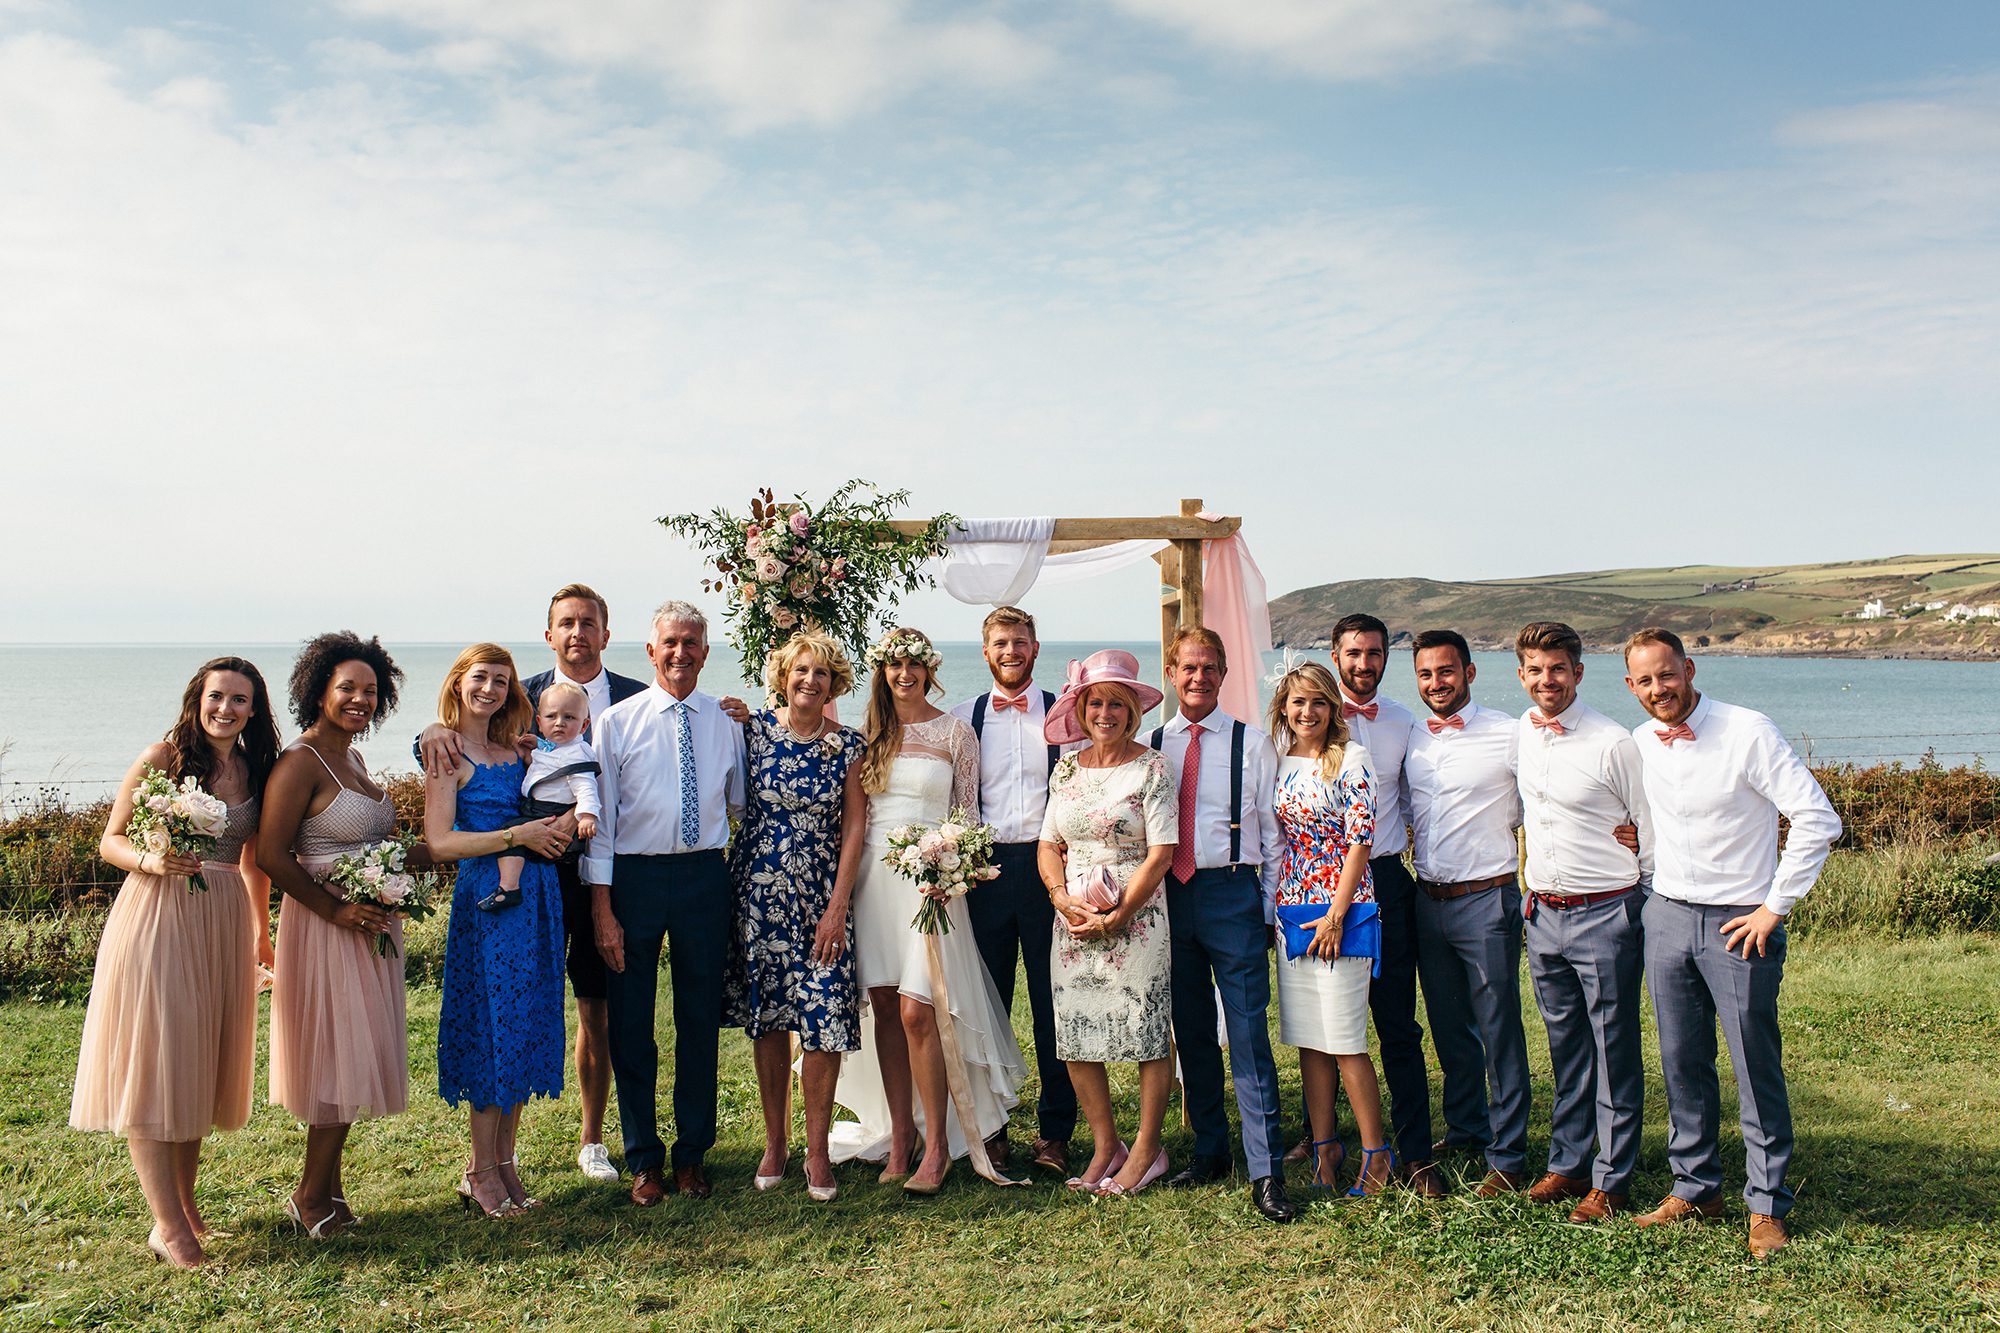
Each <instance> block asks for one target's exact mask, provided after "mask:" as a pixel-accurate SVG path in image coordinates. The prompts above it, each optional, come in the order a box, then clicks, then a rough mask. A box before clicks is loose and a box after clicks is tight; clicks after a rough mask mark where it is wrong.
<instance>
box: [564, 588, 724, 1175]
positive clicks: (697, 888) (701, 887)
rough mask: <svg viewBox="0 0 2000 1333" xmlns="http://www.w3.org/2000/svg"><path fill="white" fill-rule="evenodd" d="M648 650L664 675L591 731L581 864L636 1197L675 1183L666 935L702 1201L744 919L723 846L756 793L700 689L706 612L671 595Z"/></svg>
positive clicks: (685, 1142)
mask: <svg viewBox="0 0 2000 1333" xmlns="http://www.w3.org/2000/svg"><path fill="white" fill-rule="evenodd" d="M646 656H647V657H648V658H649V659H651V661H652V663H653V672H654V678H653V681H652V683H651V684H650V685H649V686H648V687H647V688H646V689H645V690H644V691H643V692H642V693H639V694H636V695H633V696H632V697H630V698H628V699H626V700H625V701H623V702H622V703H617V704H613V705H612V706H611V707H610V708H608V709H606V710H605V711H604V712H603V713H602V714H601V715H599V716H598V718H597V720H596V722H595V723H594V724H593V726H592V728H591V730H592V739H593V742H594V745H595V748H596V750H597V759H598V763H599V764H600V765H602V767H603V772H602V774H601V775H600V777H599V788H600V791H601V794H602V796H603V801H604V817H603V818H602V819H600V820H599V821H598V825H597V836H596V837H595V838H592V839H591V841H590V854H589V856H588V857H586V858H585V860H584V863H583V867H582V874H583V881H584V883H586V884H588V885H590V887H591V898H592V901H591V915H592V921H593V924H594V926H595V930H596V935H597V947H598V950H599V951H600V952H601V953H602V954H603V955H604V962H605V965H606V966H607V967H609V968H610V969H611V978H610V985H609V995H608V1000H609V1018H610V1026H611V1070H612V1074H613V1076H614V1077H615V1078H616V1081H617V1087H618V1119H619V1123H620V1127H621V1128H622V1130H623V1132H624V1139H625V1165H626V1167H627V1168H628V1169H630V1170H631V1172H632V1173H633V1180H632V1202H634V1203H636V1204H638V1205H640V1206H641V1207H648V1206H650V1205H652V1204H656V1203H658V1202H659V1201H660V1199H661V1198H662V1197H664V1195H665V1194H666V1191H667V1184H666V1179H665V1175H664V1168H665V1167H666V1165H667V1162H668V1158H667V1152H666V1149H665V1147H664V1145H662V1143H661V1142H660V1134H659V1127H658V1123H659V1122H658V1107H657V1102H656V1098H657V1092H658V1084H659V1063H660V1061H659V1047H658V1045H657V1043H656V1042H655V1040H654V1036H653V1034H654V1005H655V1002H656V1000H655V997H656V994H657V991H658V987H659V980H658V978H659V966H660V948H661V945H662V944H665V945H666V947H667V950H668V962H669V966H670V968H671V970H672V981H673V1006H674V1125H675V1130H676V1138H675V1141H674V1145H673V1154H672V1166H673V1188H675V1189H676V1190H678V1191H680V1192H681V1193H684V1194H688V1195H691V1196H693V1197H695V1198H707V1197H708V1195H709V1193H710V1188H709V1183H708V1177H707V1175H706V1173H705V1171H704V1168H703V1166H702V1159H703V1157H704V1156H705V1155H706V1154H707V1152H708V1150H709V1149H710V1148H712V1147H714V1146H715V1130H716V1110H715V1102H716V1058H717V1044H718V1040H719V1034H720V1030H721V1027H722V1012H723V1010H722V1004H723V973H724V962H725V959H726V958H727V956H728V952H729V948H728V946H729V929H730V920H731V915H730V913H731V896H730V890H729V881H728V876H727V875H726V873H725V871H724V868H723V850H724V848H725V847H726V846H727V845H728V842H729V820H730V816H731V815H732V814H736V813H740V812H741V811H742V809H743V798H744V774H743V766H744V745H743V732H742V729H741V728H740V727H738V725H737V724H736V723H735V722H734V721H732V720H731V719H730V718H729V717H728V715H727V714H725V713H724V712H723V710H722V704H721V701H720V700H718V699H716V698H714V697H712V696H710V695H707V694H703V693H702V692H701V691H700V690H697V689H696V688H695V684H696V682H697V680H698V679H699V678H700V676H701V668H702V665H703V664H704V663H705V662H707V660H708V621H707V619H706V617H704V616H703V615H702V613H701V611H700V609H699V608H698V607H695V606H694V605H692V604H690V603H688V602H668V603H666V604H665V605H663V606H661V607H660V609H659V610H658V611H656V612H654V613H653V629H652V635H651V637H650V638H649V639H648V640H647V643H646Z"/></svg>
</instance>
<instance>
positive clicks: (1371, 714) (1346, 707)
mask: <svg viewBox="0 0 2000 1333" xmlns="http://www.w3.org/2000/svg"><path fill="white" fill-rule="evenodd" d="M1381 711H1382V705H1381V704H1351V703H1349V702H1347V700H1345V699H1342V700H1341V701H1340V715H1341V716H1342V717H1365V718H1367V719H1368V720H1369V721H1370V722H1373V721H1374V720H1375V715H1376V714H1377V713H1379V712H1381Z"/></svg>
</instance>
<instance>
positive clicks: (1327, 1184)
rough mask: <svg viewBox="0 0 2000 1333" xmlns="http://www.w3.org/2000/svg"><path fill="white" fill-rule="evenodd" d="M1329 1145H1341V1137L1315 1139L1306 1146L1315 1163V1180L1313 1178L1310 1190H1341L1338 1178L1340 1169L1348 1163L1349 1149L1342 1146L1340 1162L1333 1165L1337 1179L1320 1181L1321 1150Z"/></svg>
mask: <svg viewBox="0 0 2000 1333" xmlns="http://www.w3.org/2000/svg"><path fill="white" fill-rule="evenodd" d="M1329 1143H1340V1136H1339V1135H1338V1134H1336V1135H1334V1136H1333V1137H1332V1138H1328V1139H1314V1140H1313V1141H1312V1142H1311V1143H1310V1144H1308V1145H1307V1146H1306V1151H1307V1152H1309V1153H1310V1154H1312V1161H1313V1178H1312V1185H1311V1187H1310V1188H1312V1189H1316V1190H1337V1189H1339V1188H1340V1181H1339V1179H1338V1177H1339V1175H1340V1168H1341V1167H1342V1166H1343V1165H1344V1164H1345V1163H1346V1161H1347V1147H1346V1145H1345V1144H1341V1148H1340V1160H1339V1161H1338V1162H1335V1163H1334V1164H1333V1171H1334V1176H1335V1179H1333V1180H1322V1179H1320V1174H1319V1150H1320V1149H1321V1148H1324V1147H1325V1146H1326V1145H1327V1144H1329Z"/></svg>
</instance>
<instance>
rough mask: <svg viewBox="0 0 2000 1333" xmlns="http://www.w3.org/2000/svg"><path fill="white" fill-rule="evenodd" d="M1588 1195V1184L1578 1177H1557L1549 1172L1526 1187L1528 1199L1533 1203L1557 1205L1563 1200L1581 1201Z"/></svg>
mask: <svg viewBox="0 0 2000 1333" xmlns="http://www.w3.org/2000/svg"><path fill="white" fill-rule="evenodd" d="M1588 1193H1590V1182H1589V1181H1588V1180H1585V1179H1583V1178H1582V1177H1580V1176H1559V1175H1557V1174H1556V1173H1555V1172H1553V1171H1551V1172H1549V1173H1548V1174H1547V1175H1545V1176H1543V1177H1542V1178H1541V1179H1540V1180H1538V1181H1536V1182H1535V1183H1534V1184H1532V1185H1530V1186H1529V1187H1528V1198H1529V1199H1530V1200H1531V1201H1532V1202H1534V1203H1558V1202H1560V1201H1561V1200H1563V1199H1581V1198H1582V1197H1583V1196H1584V1195H1586V1194H1588Z"/></svg>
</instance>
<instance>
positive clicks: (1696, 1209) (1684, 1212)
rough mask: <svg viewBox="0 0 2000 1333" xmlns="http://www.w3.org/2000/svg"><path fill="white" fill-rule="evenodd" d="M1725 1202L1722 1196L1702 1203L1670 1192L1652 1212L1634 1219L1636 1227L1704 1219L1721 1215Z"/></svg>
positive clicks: (1633, 1223) (1704, 1200) (1633, 1222)
mask: <svg viewBox="0 0 2000 1333" xmlns="http://www.w3.org/2000/svg"><path fill="white" fill-rule="evenodd" d="M1722 1213H1723V1204H1722V1200H1721V1198H1720V1197H1717V1198H1713V1199H1703V1200H1702V1201H1701V1202H1700V1203H1690V1202H1689V1201H1688V1200H1686V1199H1683V1198H1681V1197H1680V1196H1679V1195H1678V1194H1669V1195H1668V1196H1667V1197H1666V1198H1664V1199H1662V1200H1660V1206H1659V1207H1658V1208H1655V1209H1654V1210H1653V1211H1652V1212H1650V1213H1641V1214H1639V1215H1638V1216H1637V1217H1635V1218H1633V1219H1632V1225H1633V1226H1635V1227H1652V1226H1658V1225H1659V1224H1660V1223H1662V1222H1684V1221H1688V1220H1694V1221H1702V1220H1704V1219H1707V1218H1711V1217H1721V1216H1722Z"/></svg>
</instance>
